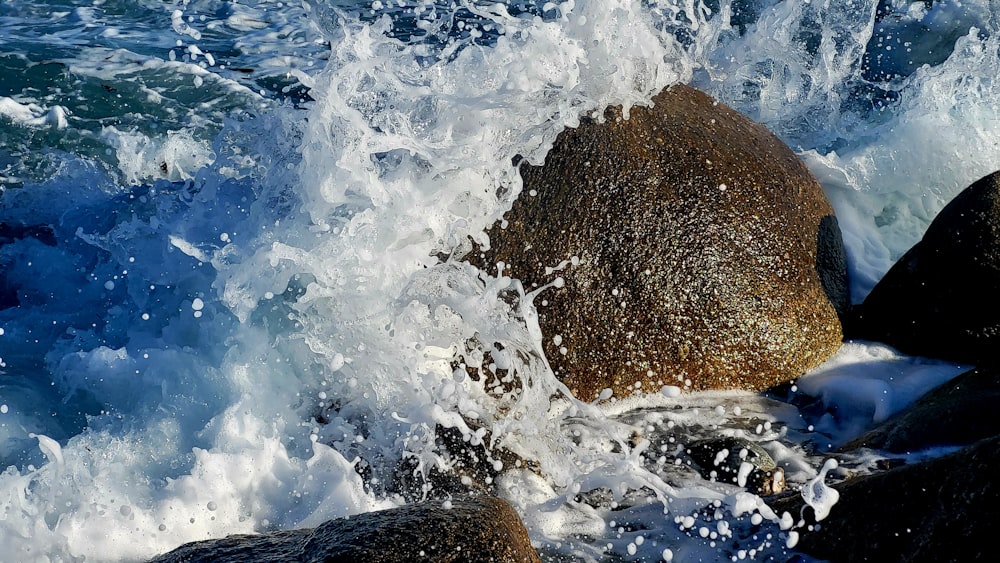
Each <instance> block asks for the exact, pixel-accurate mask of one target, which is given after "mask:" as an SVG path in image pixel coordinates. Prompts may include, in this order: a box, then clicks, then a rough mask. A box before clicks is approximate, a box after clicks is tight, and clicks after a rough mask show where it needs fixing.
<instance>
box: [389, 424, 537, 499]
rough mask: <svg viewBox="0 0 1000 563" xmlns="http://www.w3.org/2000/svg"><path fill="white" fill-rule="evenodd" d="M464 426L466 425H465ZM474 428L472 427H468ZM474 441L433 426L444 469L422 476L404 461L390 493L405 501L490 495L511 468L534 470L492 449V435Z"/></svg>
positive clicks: (529, 464) (511, 455)
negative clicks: (501, 477)
mask: <svg viewBox="0 0 1000 563" xmlns="http://www.w3.org/2000/svg"><path fill="white" fill-rule="evenodd" d="M466 422H467V423H468V422H470V421H466ZM470 427H472V428H475V427H476V426H475V424H470ZM481 432H482V434H481V435H480V437H479V438H478V439H475V438H473V437H472V436H471V435H469V434H462V432H461V431H460V430H459V429H457V428H448V427H445V426H441V425H437V426H436V427H435V430H434V433H435V445H436V450H437V452H438V455H440V456H441V459H442V461H443V464H442V465H443V466H444V467H447V469H444V468H442V467H439V466H434V467H432V468H430V470H429V471H428V472H427V474H426V475H425V474H424V472H423V471H422V470H421V468H420V467H419V464H418V463H417V462H416V460H415V459H413V458H404V459H403V460H402V461H401V462H400V464H399V466H398V467H397V468H396V472H395V475H394V476H393V485H394V490H395V491H396V492H398V493H399V494H401V495H402V496H403V498H405V499H407V500H408V501H411V502H412V501H416V500H423V499H427V498H430V499H437V500H444V499H447V498H451V497H456V496H458V497H462V496H468V495H480V494H485V495H493V494H495V493H496V492H497V491H496V478H497V477H498V476H499V475H500V474H501V473H502V472H503V471H506V470H509V469H514V468H529V469H532V470H535V469H537V467H538V464H537V463H536V462H533V461H529V460H526V459H524V458H522V457H521V456H519V455H517V454H515V453H514V452H512V451H510V450H508V449H506V448H504V447H501V446H495V445H494V446H493V447H490V444H492V443H493V436H492V433H490V432H489V431H487V430H485V429H482V430H481Z"/></svg>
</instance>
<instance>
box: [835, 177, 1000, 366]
mask: <svg viewBox="0 0 1000 563" xmlns="http://www.w3.org/2000/svg"><path fill="white" fill-rule="evenodd" d="M997 287H1000V173H993V174H990V175H989V176H986V177H985V178H983V179H981V180H979V181H977V182H976V183H974V184H972V185H971V186H969V187H968V188H966V189H965V190H964V191H962V192H961V193H960V194H958V196H956V197H955V199H953V200H952V201H951V202H950V203H949V204H948V205H947V206H945V208H944V209H942V210H941V212H940V213H939V214H938V216H937V217H936V218H935V219H934V221H933V222H931V224H930V226H929V227H928V228H927V232H926V233H925V234H924V237H923V239H921V240H920V242H918V243H917V244H916V245H915V246H913V248H911V249H910V250H909V251H908V252H907V253H906V254H904V255H903V257H902V258H900V259H899V261H898V262H896V264H894V265H893V267H892V268H891V269H890V270H889V272H888V273H886V275H885V276H884V277H883V278H882V280H881V281H879V282H878V284H876V286H875V287H874V289H872V292H871V293H870V294H869V295H868V297H867V298H866V299H865V300H864V302H863V303H862V304H861V305H860V306H858V307H857V308H856V309H855V312H854V314H853V315H852V318H851V321H850V322H849V323H848V331H847V332H848V336H849V337H852V338H863V339H866V340H877V341H880V342H885V343H887V344H889V345H891V346H894V347H896V348H898V349H899V350H900V351H902V352H906V353H908V354H916V355H920V356H930V357H935V358H942V359H946V360H951V361H955V362H959V363H969V364H976V365H984V364H993V365H996V364H997V363H998V360H1000V356H998V354H997V352H996V351H997V350H998V349H1000V299H997V298H996V288H997Z"/></svg>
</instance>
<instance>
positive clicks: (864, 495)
mask: <svg viewBox="0 0 1000 563" xmlns="http://www.w3.org/2000/svg"><path fill="white" fill-rule="evenodd" d="M998 464H1000V437H996V438H990V439H988V440H984V441H981V442H978V443H977V444H975V445H973V446H969V447H967V448H965V449H962V450H960V451H958V452H955V453H953V454H950V455H947V456H943V457H940V458H937V459H933V460H930V461H926V462H922V463H917V464H912V465H904V466H902V467H899V468H896V469H892V470H889V471H885V472H882V473H876V474H872V475H866V476H862V477H856V478H853V479H849V480H847V481H844V482H842V483H839V484H836V485H834V486H833V487H834V488H835V489H837V491H839V493H840V500H839V501H838V502H837V504H835V505H834V506H833V509H832V510H831V512H830V514H829V516H827V518H825V519H824V520H822V521H821V522H820V523H819V524H820V526H819V529H817V530H813V531H806V530H804V529H803V530H800V533H801V536H800V540H799V543H798V545H797V546H796V549H799V550H801V551H803V552H805V553H808V554H810V555H812V556H814V557H818V558H821V559H827V560H830V561H835V562H839V561H906V562H917V561H927V562H935V563H938V562H942V561H992V560H993V559H994V557H995V554H994V552H995V551H996V547H995V545H994V544H993V542H992V541H991V538H992V537H993V534H995V533H996V525H997V523H998V522H1000V480H998V479H997V478H996V476H997V467H998ZM803 507H804V503H803V501H802V498H801V497H800V496H794V497H788V498H784V499H781V500H780V501H776V502H772V503H771V508H773V509H774V510H775V511H776V512H777V513H778V514H781V513H783V512H785V511H788V512H789V513H791V514H792V515H793V517H795V518H796V519H797V518H798V516H799V515H800V514H804V515H805V521H806V522H807V523H808V522H812V517H811V514H812V509H811V508H809V507H805V508H803Z"/></svg>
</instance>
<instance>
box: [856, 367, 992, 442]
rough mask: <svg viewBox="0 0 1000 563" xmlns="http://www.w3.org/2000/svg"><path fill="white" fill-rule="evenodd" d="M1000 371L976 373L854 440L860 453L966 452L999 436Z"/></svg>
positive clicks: (940, 388)
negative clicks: (952, 448) (960, 449)
mask: <svg viewBox="0 0 1000 563" xmlns="http://www.w3.org/2000/svg"><path fill="white" fill-rule="evenodd" d="M997 405H1000V371H998V370H996V369H974V370H971V371H967V372H965V373H963V374H961V375H959V376H957V377H955V378H954V379H952V380H951V381H949V382H947V383H945V384H943V385H940V386H938V387H936V388H934V389H933V390H931V391H930V392H928V393H927V394H926V395H924V396H923V397H921V398H920V400H919V401H917V402H916V403H914V404H913V405H912V406H910V407H909V408H908V409H906V410H904V411H902V412H901V413H899V414H897V415H896V416H894V417H892V418H890V419H889V420H887V421H885V422H884V423H883V424H881V425H880V426H879V427H878V428H875V429H874V430H872V431H870V432H868V433H867V434H865V435H864V436H862V437H860V438H858V439H857V440H854V441H853V442H851V443H850V444H848V445H847V446H844V448H842V449H844V450H848V449H854V448H859V447H868V448H876V449H882V450H886V451H890V452H894V453H904V452H914V451H918V450H923V449H926V448H930V447H935V446H963V445H966V444H971V443H972V442H975V441H977V440H981V439H983V438H989V437H992V436H997V435H1000V417H997V416H995V414H994V413H993V409H994V408H996V406H997Z"/></svg>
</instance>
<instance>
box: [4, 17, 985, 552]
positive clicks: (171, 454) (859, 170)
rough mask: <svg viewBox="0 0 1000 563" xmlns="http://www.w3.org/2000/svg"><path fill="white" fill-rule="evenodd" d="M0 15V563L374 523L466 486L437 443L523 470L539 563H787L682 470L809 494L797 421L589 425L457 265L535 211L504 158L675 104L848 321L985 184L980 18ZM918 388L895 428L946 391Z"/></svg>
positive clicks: (779, 532) (748, 403)
mask: <svg viewBox="0 0 1000 563" xmlns="http://www.w3.org/2000/svg"><path fill="white" fill-rule="evenodd" d="M0 20H2V21H3V25H2V26H0V29H2V30H3V31H0V38H2V40H3V41H4V44H5V45H7V46H6V47H4V48H3V51H0V73H3V75H4V76H5V77H7V76H17V77H19V78H18V79H17V81H11V82H5V83H4V84H11V85H10V86H4V87H3V88H4V89H2V90H0V139H2V141H3V142H2V145H0V181H2V182H3V192H2V194H0V222H2V223H3V224H4V225H22V226H26V227H25V230H23V231H19V232H18V233H17V234H11V235H10V236H8V235H7V234H6V231H5V232H4V234H3V235H2V236H0V266H2V268H3V269H2V272H0V303H2V305H3V308H2V309H0V370H2V371H0V404H2V405H3V408H2V409H0V461H2V462H3V466H5V467H7V469H6V470H5V471H4V472H3V474H2V475H0V499H3V510H2V512H0V537H2V538H3V541H0V546H2V547H0V559H3V560H8V559H10V560H26V559H31V558H34V559H37V560H50V561H69V560H79V559H81V558H87V559H91V560H138V559H142V558H146V557H149V556H151V555H154V554H156V553H159V552H163V551H166V550H169V549H171V548H173V547H175V546H177V545H179V544H180V543H183V542H186V541H192V540H198V539H205V538H208V537H219V536H223V535H225V534H230V533H250V532H255V531H264V530H271V529H287V528H293V527H300V526H312V525H316V524H319V523H321V522H322V521H324V520H326V519H329V518H334V517H339V516H344V515H349V514H354V513H359V512H364V511H370V510H375V509H379V508H386V507H391V506H395V505H398V504H400V503H402V502H405V501H404V499H403V497H402V496H401V491H399V490H398V487H397V486H396V483H397V482H398V473H399V471H400V468H401V467H404V468H408V469H407V470H409V471H411V473H412V474H413V476H414V478H416V479H417V480H418V481H419V480H420V479H425V478H427V477H428V476H429V475H430V473H431V471H432V469H433V468H435V467H441V466H445V465H447V464H448V463H450V462H449V459H448V457H447V456H446V455H445V454H444V452H442V451H441V450H440V449H439V448H438V447H437V446H436V442H437V439H438V438H439V434H440V433H442V432H443V431H445V430H447V431H450V432H458V433H459V434H460V435H462V436H463V437H464V438H465V439H467V440H469V441H470V443H472V444H473V445H475V444H477V443H479V442H481V441H486V442H488V444H487V445H488V446H489V447H490V448H491V449H492V450H493V451H499V450H500V449H505V450H509V451H511V452H514V453H515V454H516V455H517V456H519V457H520V459H523V460H530V462H531V463H530V464H526V465H525V466H524V467H520V468H514V469H512V470H509V471H507V472H505V473H502V474H501V475H500V476H499V477H498V480H497V482H496V483H495V485H496V486H497V488H498V490H499V491H500V493H501V494H502V495H503V496H505V498H507V499H509V500H510V501H511V502H512V503H513V504H514V505H515V506H516V507H517V508H518V510H519V512H520V513H521V514H522V516H523V518H524V519H525V521H526V523H527V524H528V527H529V529H530V530H531V533H532V538H533V540H534V541H535V543H536V544H537V545H539V546H540V550H541V552H542V554H543V556H544V557H547V558H551V559H553V560H557V559H558V558H559V557H569V558H572V559H580V560H595V561H596V560H603V559H615V558H618V559H627V560H649V561H656V560H661V559H665V560H670V558H673V559H674V560H687V559H689V558H702V559H704V560H730V559H733V558H737V559H739V558H743V557H751V558H762V559H763V558H767V557H783V558H787V557H788V556H789V555H788V553H790V552H789V551H788V550H789V549H790V548H791V547H792V546H794V535H793V534H795V533H796V532H795V531H793V530H788V529H787V527H785V529H783V526H782V519H781V518H780V516H781V515H776V514H774V513H773V512H772V511H771V510H770V509H769V508H768V507H767V505H766V504H765V503H764V502H763V501H762V500H761V499H760V498H759V497H756V496H755V495H752V494H749V493H746V492H743V491H741V490H739V489H737V488H735V487H732V486H729V485H725V484H721V483H713V482H708V481H705V480H703V479H701V478H700V477H698V476H696V475H694V474H693V472H691V471H688V470H687V469H686V467H685V466H684V465H683V464H680V465H675V463H674V460H675V459H677V460H678V461H679V460H680V457H679V452H680V451H681V450H682V449H683V442H684V441H685V440H686V439H689V438H691V437H694V434H696V433H697V432H706V431H707V432H712V433H719V434H727V435H738V434H740V433H741V432H744V433H749V434H751V435H753V436H755V437H756V438H759V439H760V440H762V443H764V445H765V447H767V448H768V449H769V451H770V453H772V455H773V457H775V459H776V460H777V461H778V462H779V463H780V464H782V465H783V467H784V468H785V470H786V477H787V478H788V479H789V481H790V482H791V483H798V484H804V483H806V482H814V483H815V482H817V481H815V480H816V479H820V480H819V481H818V483H820V486H823V485H822V475H825V473H826V471H829V470H830V469H827V468H826V467H824V469H823V472H822V473H820V474H819V475H820V476H819V477H817V475H818V473H817V469H816V466H817V465H818V464H819V463H820V462H818V461H816V460H815V459H813V458H810V457H808V456H806V455H805V454H804V452H803V448H802V447H801V446H799V445H797V444H801V443H802V442H804V441H805V438H804V435H806V434H807V433H808V432H809V430H807V428H806V427H807V423H806V422H805V421H804V420H803V419H802V417H801V416H800V415H799V414H798V413H797V412H795V409H794V408H792V407H790V406H789V405H786V404H783V403H777V402H776V401H771V400H768V399H764V398H762V397H758V396H754V395H750V394H744V393H706V394H694V395H683V396H678V395H677V393H675V392H673V391H675V390H671V389H669V388H668V389H665V392H664V393H662V394H658V395H653V396H649V397H645V398H642V399H629V400H618V399H616V398H614V397H610V398H607V399H608V400H605V401H603V402H602V403H601V404H584V403H581V402H579V401H576V400H574V399H572V398H571V397H570V396H569V393H568V391H567V390H566V389H565V387H564V386H562V384H560V383H559V382H558V381H557V380H556V379H555V378H554V377H553V375H552V373H551V371H550V370H549V369H548V366H547V362H546V359H545V356H544V353H543V352H542V347H541V342H542V338H543V335H542V334H541V333H540V329H539V328H538V324H537V321H536V319H535V312H534V308H533V305H532V303H533V300H535V299H539V298H544V295H545V292H546V291H552V290H551V289H544V288H543V289H535V290H533V291H529V290H527V289H526V288H524V287H522V286H521V284H520V283H519V281H518V280H515V279H510V278H507V277H504V276H502V275H498V274H497V272H480V271H478V270H476V269H475V268H473V267H471V266H468V265H466V264H463V263H461V262H460V261H458V260H457V259H456V257H460V256H461V255H462V254H463V253H464V251H466V250H467V249H468V248H469V244H470V243H469V241H470V240H474V241H476V242H478V243H480V244H488V240H487V238H486V235H485V234H484V232H483V231H484V229H485V228H486V227H487V226H489V225H491V224H492V223H493V222H495V221H497V220H499V219H500V218H501V217H502V215H503V213H504V211H506V210H507V209H509V207H510V205H511V203H512V202H513V200H514V199H515V198H516V197H517V196H518V194H519V192H520V189H521V183H520V178H519V177H518V175H517V172H516V169H515V168H514V166H513V165H512V160H513V159H514V158H515V156H518V155H520V156H522V157H524V158H527V159H528V160H529V161H531V162H534V163H540V162H542V160H543V159H544V156H545V153H546V152H547V150H548V149H549V147H550V146H551V144H552V142H553V141H554V139H555V136H556V135H557V134H558V133H559V132H560V131H561V130H562V129H563V128H565V127H572V126H576V125H577V124H578V123H579V119H580V117H581V115H586V114H589V113H592V112H595V111H600V110H602V109H603V108H604V107H605V106H607V105H609V104H622V105H624V106H625V107H626V108H627V107H630V106H633V105H636V104H646V103H648V101H649V99H650V98H651V97H652V95H654V94H655V93H657V92H658V91H659V90H661V89H662V88H663V87H665V86H667V85H670V84H673V83H677V82H691V83H693V84H695V85H697V86H699V87H701V88H703V89H705V90H706V91H708V92H710V93H712V94H713V95H715V96H717V97H718V98H720V99H721V100H723V101H725V102H726V103H728V104H730V105H732V106H734V107H735V108H737V109H739V110H740V111H743V112H744V113H747V114H748V115H750V116H751V117H752V118H754V119H756V120H758V121H761V122H762V123H764V124H765V125H767V126H768V127H770V128H771V129H772V130H773V131H775V132H776V133H777V134H778V135H779V136H781V137H782V138H784V139H785V140H786V141H787V142H788V143H789V144H790V145H791V146H792V147H793V148H795V149H796V150H798V151H799V152H800V154H801V155H802V156H803V158H804V159H805V160H806V162H807V164H809V166H810V167H811V168H812V169H813V171H814V172H815V173H816V174H817V176H818V177H819V178H820V179H821V180H822V182H823V184H824V187H825V188H826V189H827V191H828V194H829V195H830V197H831V199H832V201H833V202H834V204H835V206H836V208H837V211H838V215H839V216H840V219H841V223H842V226H843V227H844V229H845V238H846V240H847V243H848V251H849V255H850V256H849V260H850V266H851V272H852V274H853V282H852V283H853V286H852V290H853V292H854V296H855V298H856V299H859V298H860V297H862V296H863V295H864V294H865V293H866V292H867V291H868V290H869V289H870V288H871V286H872V284H873V283H874V281H875V280H877V279H878V277H879V276H880V275H881V274H882V273H883V272H884V271H885V270H886V269H887V268H888V267H889V265H890V264H891V262H892V260H893V259H895V258H896V257H898V256H899V255H900V254H901V253H902V252H904V251H905V250H906V248H907V247H908V246H909V245H910V244H912V243H913V242H914V241H915V240H916V239H917V238H918V237H919V235H920V234H921V232H922V230H923V228H924V227H925V226H926V224H927V223H928V222H929V221H930V219H931V218H932V217H933V215H934V213H935V212H936V211H937V210H938V209H940V208H941V207H942V206H943V205H944V203H946V201H947V200H948V199H949V198H950V197H951V196H952V195H954V194H955V193H957V191H958V190H960V189H961V188H962V187H964V186H965V185H967V184H968V183H970V182H971V181H972V180H975V179H976V178H978V177H979V176H981V175H982V174H984V173H985V172H988V171H991V170H993V169H995V168H998V163H1000V149H998V146H1000V143H998V135H1000V126H997V125H996V124H995V123H994V121H995V119H991V118H990V116H994V117H995V114H996V99H997V95H996V91H995V90H994V88H995V86H994V81H993V79H992V78H990V77H992V76H996V74H997V70H998V68H1000V64H998V63H1000V61H998V44H997V39H996V33H995V29H996V24H997V21H996V16H995V15H994V14H993V11H992V7H991V4H990V3H989V2H985V1H984V2H970V1H966V2H963V3H961V4H959V3H958V2H952V1H950V0H942V1H940V2H933V3H923V2H917V3H904V2H875V1H874V0H865V1H862V0H854V1H853V2H840V3H833V2H827V3H823V2H815V1H814V2H810V3H805V2H780V1H776V0H755V1H751V0H720V1H716V2H695V1H693V0H687V1H683V0H675V1H668V0H663V1H650V0H644V1H639V0H636V1H631V0H612V1H608V2H582V1H578V2H574V1H572V0H570V1H566V2H562V3H548V2H546V3H542V2H537V3H536V2H507V3H505V4H503V3H495V2H472V1H463V2H457V3H453V2H442V1H437V2H435V1H430V0H428V1H414V0H408V1H402V0H401V1H398V2H397V1H395V0H393V1H391V2H373V3H367V2H366V3H363V4H362V3H358V2H350V1H337V2H322V1H315V2H292V3H281V2H267V1H255V2H250V1H244V2H218V1H213V0H196V1H191V2H175V3H167V4H164V3H159V2H138V3H131V2H110V1H109V2H104V3H100V4H95V5H93V6H91V5H87V6H83V5H80V4H79V3H76V2H68V1H67V2H48V3H38V2H35V3H33V2H16V1H15V2H8V3H5V4H4V5H3V6H0ZM15 24H16V25H15ZM14 46H16V47H14ZM889 47H891V49H890V48H889ZM907 50H909V51H907ZM903 53H906V54H905V55H904V54H903ZM29 226H30V227H31V228H32V229H34V230H31V229H28V228H27V227H29ZM12 233H13V231H12ZM553 266H555V265H553ZM856 346H857V348H851V349H847V350H846V351H842V354H847V355H849V356H850V355H851V354H854V355H856V356H858V357H862V356H864V355H865V354H866V353H869V352H868V351H867V350H868V349H866V348H865V347H864V345H856ZM859 350H860V351H859ZM838 361H839V362H840V364H837V362H838ZM845 363H846V364H849V363H850V362H849V361H844V360H843V359H842V358H841V359H840V360H837V361H835V362H834V364H835V365H833V367H829V366H827V367H829V369H827V367H824V368H822V369H821V371H820V375H821V376H822V377H825V378H826V379H828V380H831V381H832V380H836V378H831V377H829V373H830V369H834V370H835V369H838V368H837V366H838V365H841V364H845ZM928 369H931V368H928V367H927V365H926V364H924V363H918V364H916V365H915V367H914V368H913V371H914V373H915V376H914V377H913V378H910V379H909V380H908V381H909V382H910V383H909V384H906V385H909V386H905V385H904V387H905V392H897V393H896V395H894V396H895V397H896V398H897V400H896V401H895V402H894V403H893V404H892V406H891V408H892V409H900V408H903V407H904V406H905V404H906V403H907V402H909V401H912V400H915V398H916V397H917V396H919V392H918V390H917V389H916V388H917V387H920V388H924V389H926V388H927V387H929V386H930V385H931V384H932V383H936V382H939V381H942V380H943V378H946V377H947V375H942V374H944V373H945V372H946V371H947V370H950V369H953V368H951V367H950V366H943V367H941V370H942V371H940V372H934V373H933V374H930V375H928ZM934 369H936V368H934ZM904 371H905V370H904ZM932 371H933V370H932ZM948 373H951V372H948ZM493 374H496V375H499V374H507V377H508V382H509V383H510V384H508V385H504V386H494V385H491V381H493V378H492V377H491V375H493ZM821 380H822V379H817V381H821ZM900 381H902V378H900ZM817 385H820V384H817ZM886 385H890V384H889V383H885V384H884V385H883V384H878V385H873V386H872V388H877V391H878V392H883V391H885V389H886ZM830 388H831V389H832V387H830ZM874 392H875V391H873V393H874ZM816 393H817V394H821V391H816ZM855 395H856V394H855ZM827 397H830V398H829V400H830V401H835V400H837V399H836V393H834V392H831V393H828V395H827ZM844 400H850V401H851V402H854V403H863V401H859V400H858V398H857V397H856V396H852V397H849V398H848V399H844ZM886 408H888V407H886ZM859 410H862V411H865V409H864V408H861V409H859ZM868 410H871V409H868ZM878 412H880V413H881V415H878V416H882V415H885V416H887V414H886V413H885V412H882V411H878ZM863 414H864V416H868V417H869V419H868V420H871V418H872V416H873V415H872V414H871V412H867V411H866V412H865V413H863ZM834 426H835V425H828V426H827V427H823V428H821V430H825V431H827V432H830V433H834V432H842V431H843V428H844V427H850V428H854V426H852V425H851V424H848V423H847V422H844V421H839V426H836V427H834ZM678 448H680V449H678ZM404 462H405V463H404ZM811 480H812V481H811ZM813 489H814V490H818V489H816V487H815V486H814V487H813ZM824 490H825V489H824ZM824 498H826V497H824ZM834 502H835V501H834ZM827 504H830V503H827ZM827 508H829V507H828V506H827ZM834 510H835V507H834Z"/></svg>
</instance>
